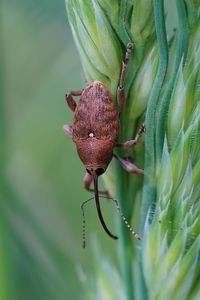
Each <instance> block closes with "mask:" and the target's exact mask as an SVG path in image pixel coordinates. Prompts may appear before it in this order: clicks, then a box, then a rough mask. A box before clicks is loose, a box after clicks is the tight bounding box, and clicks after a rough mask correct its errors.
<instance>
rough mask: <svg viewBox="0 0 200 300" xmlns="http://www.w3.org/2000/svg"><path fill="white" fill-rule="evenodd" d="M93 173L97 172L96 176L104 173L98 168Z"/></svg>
mask: <svg viewBox="0 0 200 300" xmlns="http://www.w3.org/2000/svg"><path fill="white" fill-rule="evenodd" d="M95 173H96V174H97V176H99V175H101V174H103V173H104V169H102V168H98V169H96V170H95Z"/></svg>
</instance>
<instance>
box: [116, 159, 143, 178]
mask: <svg viewBox="0 0 200 300" xmlns="http://www.w3.org/2000/svg"><path fill="white" fill-rule="evenodd" d="M113 156H114V157H115V158H116V159H117V160H118V161H119V163H120V165H121V166H122V167H123V169H124V170H125V171H127V172H128V173H131V174H137V175H142V174H144V171H143V170H142V169H139V168H138V167H136V165H134V164H133V163H132V162H131V161H130V160H129V159H127V158H122V157H119V156H118V155H117V154H113Z"/></svg>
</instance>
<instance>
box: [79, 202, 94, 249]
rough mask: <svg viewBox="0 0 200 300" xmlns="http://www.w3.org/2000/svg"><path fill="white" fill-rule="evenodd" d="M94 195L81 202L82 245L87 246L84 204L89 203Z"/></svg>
mask: <svg viewBox="0 0 200 300" xmlns="http://www.w3.org/2000/svg"><path fill="white" fill-rule="evenodd" d="M93 199H94V197H92V198H90V199H88V200H86V201H84V202H83V203H82V204H81V211H82V247H83V248H85V247H86V226H85V212H84V208H83V207H84V205H85V204H86V203H88V202H89V201H91V200H93Z"/></svg>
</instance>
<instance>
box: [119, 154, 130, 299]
mask: <svg viewBox="0 0 200 300" xmlns="http://www.w3.org/2000/svg"><path fill="white" fill-rule="evenodd" d="M120 152H121V151H120V150H119V151H118V154H119V155H120ZM123 173H124V171H123V170H122V168H121V166H120V165H119V163H118V162H116V175H117V176H116V183H117V190H116V192H117V199H118V201H119V205H120V207H121V210H122V211H123V212H125V210H126V202H127V201H128V199H126V196H125V195H126V194H125V191H124V185H123V182H124V181H123V177H124V176H123V175H124V174H123ZM117 220H118V222H117V227H118V230H117V232H118V235H119V241H118V242H119V259H120V268H121V272H122V278H123V284H124V289H125V293H126V299H127V300H134V291H133V274H132V251H133V249H132V246H131V243H130V234H129V232H128V230H127V228H126V226H124V223H123V221H122V220H121V219H119V218H118V219H117Z"/></svg>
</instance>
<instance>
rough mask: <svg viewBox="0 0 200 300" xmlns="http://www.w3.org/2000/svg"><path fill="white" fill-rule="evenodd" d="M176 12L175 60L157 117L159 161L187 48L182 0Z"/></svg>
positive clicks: (177, 4)
mask: <svg viewBox="0 0 200 300" xmlns="http://www.w3.org/2000/svg"><path fill="white" fill-rule="evenodd" d="M176 7H177V14H178V23H179V26H178V30H177V34H178V38H177V48H176V60H175V65H174V69H173V72H172V75H171V77H170V81H169V84H168V87H167V89H166V92H165V94H164V96H163V97H162V99H161V104H160V109H159V112H158V117H157V126H156V154H157V158H158V160H159V161H160V160H161V157H162V152H163V143H164V136H165V128H166V126H165V123H166V119H167V115H168V109H169V103H170V98H171V95H172V91H173V87H174V83H175V79H176V76H177V71H178V69H179V66H180V63H181V60H182V58H184V59H185V58H186V53H187V48H188V38H189V28H188V20H187V14H186V7H185V3H184V1H183V0H176Z"/></svg>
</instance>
